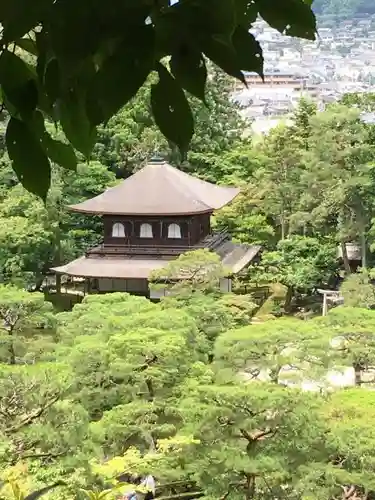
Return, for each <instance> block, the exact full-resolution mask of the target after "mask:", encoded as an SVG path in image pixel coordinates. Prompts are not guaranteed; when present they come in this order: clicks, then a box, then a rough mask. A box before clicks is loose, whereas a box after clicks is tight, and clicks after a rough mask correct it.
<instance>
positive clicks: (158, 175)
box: [52, 158, 260, 298]
mask: <svg viewBox="0 0 375 500" xmlns="http://www.w3.org/2000/svg"><path fill="white" fill-rule="evenodd" d="M238 193H239V189H237V188H234V187H223V186H217V185H214V184H211V183H209V182H205V181H203V180H200V179H197V178H196V177H193V176H191V175H188V174H186V173H183V172H181V171H179V170H178V169H176V168H174V167H172V166H171V165H169V164H168V163H166V162H165V161H164V160H161V159H158V158H156V159H152V160H151V161H150V162H149V163H148V164H147V165H146V166H145V167H144V168H142V169H141V170H139V171H137V172H136V173H135V174H133V175H132V176H131V177H129V178H127V179H125V180H124V181H122V182H121V183H119V184H118V185H117V186H115V187H112V188H110V189H108V190H107V191H105V192H104V193H102V194H100V195H99V196H96V197H95V198H92V199H89V200H87V201H84V202H82V203H79V204H78V205H72V206H70V207H69V208H70V209H71V210H73V211H76V212H80V213H84V214H93V215H96V216H98V215H99V216H101V217H102V218H103V226H104V239H103V242H102V244H100V245H99V246H97V247H95V248H92V249H90V250H88V252H86V255H84V256H83V257H80V258H78V259H76V260H73V261H72V262H69V263H68V264H66V265H63V266H60V267H56V268H53V269H52V271H54V272H55V273H56V275H57V278H58V280H59V279H60V277H61V275H68V276H75V277H81V278H85V288H86V291H87V292H89V293H90V292H91V293H92V292H95V293H102V292H112V291H124V292H125V291H127V292H130V293H135V294H140V295H146V296H150V291H149V285H148V278H149V276H150V274H151V273H152V271H154V270H157V269H161V268H163V267H164V266H165V265H166V264H167V263H168V261H170V260H172V259H175V258H176V257H178V256H179V255H180V254H182V253H184V252H187V251H189V250H195V249H199V248H208V249H210V250H212V251H214V252H216V253H217V254H218V255H220V257H221V259H222V262H223V264H224V265H225V266H226V268H228V269H229V270H230V272H231V273H232V274H236V273H238V272H240V271H241V270H242V269H244V268H245V267H246V266H247V265H248V264H249V263H250V262H251V260H252V259H253V258H254V257H255V256H256V255H257V254H258V252H259V250H260V247H259V246H248V245H243V244H235V243H233V242H232V241H231V240H230V237H229V235H228V234H227V233H226V232H220V233H213V232H212V231H211V225H210V218H211V215H212V213H213V211H214V210H216V209H219V208H221V207H223V206H225V205H226V204H227V203H229V202H230V201H232V200H233V199H234V198H235V197H236V196H237V195H238ZM222 286H223V287H226V289H227V290H228V291H229V290H230V287H231V281H230V279H229V278H228V279H227V280H225V282H223V283H222ZM156 293H157V292H152V293H151V298H152V297H153V296H154V295H153V294H156ZM155 298H156V295H155Z"/></svg>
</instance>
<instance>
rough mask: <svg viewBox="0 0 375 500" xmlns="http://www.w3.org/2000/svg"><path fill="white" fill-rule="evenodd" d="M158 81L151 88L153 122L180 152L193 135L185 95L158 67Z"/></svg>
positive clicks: (184, 149)
mask: <svg viewBox="0 0 375 500" xmlns="http://www.w3.org/2000/svg"><path fill="white" fill-rule="evenodd" d="M158 73H159V81H158V83H157V84H154V85H152V87H151V107H152V113H153V115H154V118H155V122H156V124H157V125H158V127H159V128H160V130H161V131H162V133H163V134H164V135H165V137H166V138H167V139H168V140H170V141H171V142H173V143H174V144H176V145H177V146H178V147H179V148H180V150H181V151H182V152H185V151H186V149H187V148H188V146H189V143H190V141H191V138H192V136H193V133H194V120H193V116H192V114H191V109H190V106H189V103H188V101H187V99H186V96H185V93H184V91H183V90H182V88H181V87H180V86H179V84H178V83H177V81H176V80H175V79H174V78H173V76H172V75H171V74H170V73H169V71H168V70H167V69H166V68H165V67H164V66H163V65H161V64H159V65H158Z"/></svg>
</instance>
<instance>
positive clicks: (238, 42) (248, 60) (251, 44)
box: [232, 26, 264, 76]
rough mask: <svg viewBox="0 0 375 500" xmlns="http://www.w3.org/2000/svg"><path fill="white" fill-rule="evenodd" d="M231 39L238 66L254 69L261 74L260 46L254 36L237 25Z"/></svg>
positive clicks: (261, 57)
mask: <svg viewBox="0 0 375 500" xmlns="http://www.w3.org/2000/svg"><path fill="white" fill-rule="evenodd" d="M232 41H233V45H234V48H235V51H236V54H237V60H238V65H239V66H240V68H241V69H242V70H245V71H255V72H256V73H258V75H260V76H263V62H264V61H263V52H262V47H261V46H260V44H259V42H257V41H256V40H255V38H254V36H253V35H252V34H251V33H249V31H248V30H247V29H246V28H244V27H243V26H238V27H237V29H236V31H235V32H234V34H233V38H232Z"/></svg>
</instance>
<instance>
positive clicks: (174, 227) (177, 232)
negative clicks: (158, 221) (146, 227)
mask: <svg viewBox="0 0 375 500" xmlns="http://www.w3.org/2000/svg"><path fill="white" fill-rule="evenodd" d="M168 238H181V228H180V226H179V225H178V224H169V226H168Z"/></svg>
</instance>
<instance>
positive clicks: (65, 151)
mask: <svg viewBox="0 0 375 500" xmlns="http://www.w3.org/2000/svg"><path fill="white" fill-rule="evenodd" d="M43 147H44V149H45V151H46V153H47V155H48V156H49V158H50V159H51V160H52V161H53V162H54V163H57V164H58V165H60V167H63V168H66V169H68V170H76V168H77V157H76V154H75V152H74V149H73V148H72V146H71V145H70V144H64V143H63V142H61V141H57V140H56V139H53V138H52V137H51V136H50V135H48V134H47V133H46V135H45V136H44V139H43Z"/></svg>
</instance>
